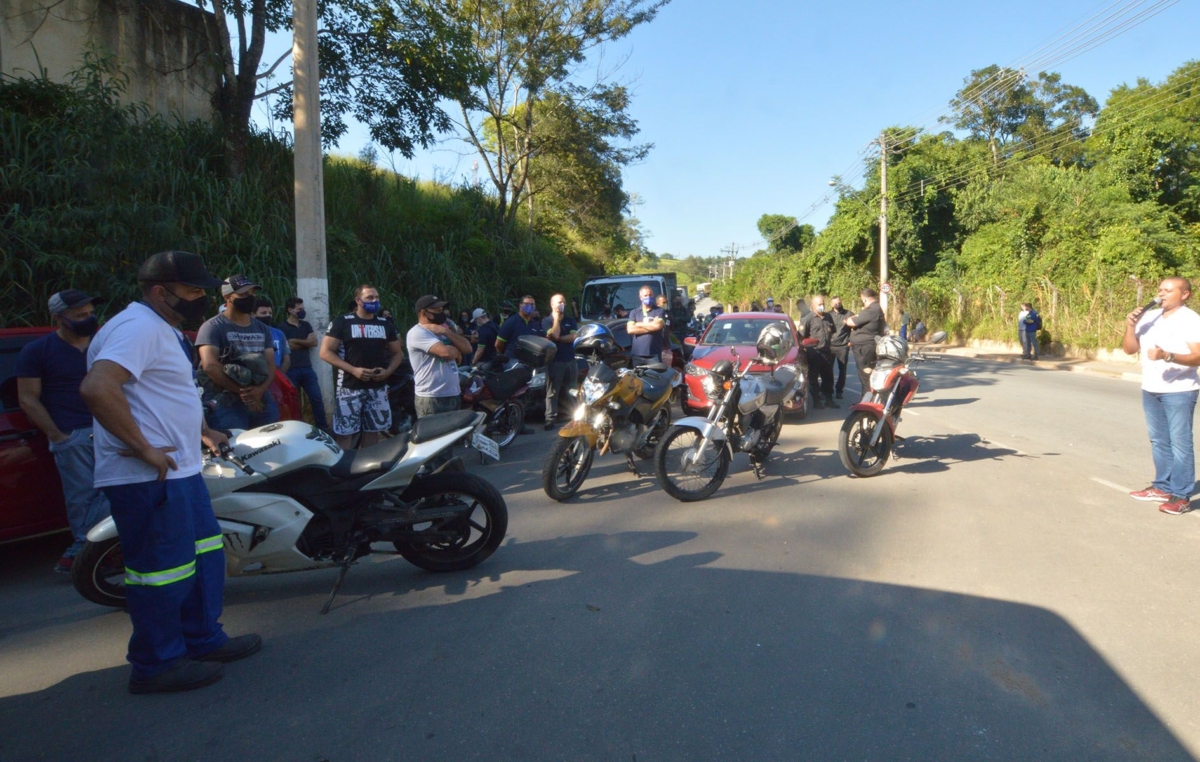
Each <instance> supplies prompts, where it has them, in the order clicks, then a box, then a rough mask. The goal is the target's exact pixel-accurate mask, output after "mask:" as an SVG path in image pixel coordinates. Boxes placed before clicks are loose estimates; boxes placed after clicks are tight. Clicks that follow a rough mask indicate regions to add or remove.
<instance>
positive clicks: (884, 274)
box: [879, 132, 888, 317]
mask: <svg viewBox="0 0 1200 762" xmlns="http://www.w3.org/2000/svg"><path fill="white" fill-rule="evenodd" d="M887 152H888V148H887V133H886V132H881V133H879V308H880V309H881V310H883V314H884V316H885V317H886V315H887V311H888V294H887V291H885V290H884V286H885V285H886V284H887V282H888V233H887Z"/></svg>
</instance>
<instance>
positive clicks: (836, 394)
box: [833, 392, 842, 400]
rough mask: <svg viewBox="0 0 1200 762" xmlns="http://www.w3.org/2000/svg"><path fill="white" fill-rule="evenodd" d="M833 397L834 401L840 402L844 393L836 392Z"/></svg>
mask: <svg viewBox="0 0 1200 762" xmlns="http://www.w3.org/2000/svg"><path fill="white" fill-rule="evenodd" d="M833 397H834V399H839V400H840V399H841V398H842V393H841V392H834V393H833Z"/></svg>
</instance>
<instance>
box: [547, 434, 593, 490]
mask: <svg viewBox="0 0 1200 762" xmlns="http://www.w3.org/2000/svg"><path fill="white" fill-rule="evenodd" d="M595 457H596V448H595V447H592V446H591V445H589V444H588V441H587V437H569V438H568V437H559V438H558V441H557V442H555V443H554V446H553V447H551V448H550V455H549V456H548V457H547V458H546V465H545V466H543V467H542V489H544V490H545V491H546V494H547V495H549V496H550V497H551V498H553V499H554V500H557V501H558V502H560V503H561V502H562V501H564V500H567V499H569V498H570V497H571V496H572V495H574V494H575V493H576V492H578V491H579V488H580V487H582V486H583V482H584V480H585V479H587V475H588V473H589V472H590V471H591V470H592V460H593V459H594V458H595Z"/></svg>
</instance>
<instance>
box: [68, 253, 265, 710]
mask: <svg viewBox="0 0 1200 762" xmlns="http://www.w3.org/2000/svg"><path fill="white" fill-rule="evenodd" d="M138 281H139V282H140V285H141V290H142V301H140V302H134V303H133V304H130V305H129V306H128V307H126V308H125V309H124V310H123V311H122V312H121V313H120V314H118V315H117V316H116V317H114V318H113V319H112V320H110V321H108V323H106V324H105V325H104V327H103V328H101V329H100V332H99V333H98V334H96V337H95V338H94V339H93V340H92V343H91V346H90V347H89V348H88V374H87V376H86V377H84V379H83V383H82V385H81V386H80V390H79V391H80V394H81V395H83V399H84V401H85V402H86V403H87V405H88V408H89V409H90V410H91V411H92V415H93V416H94V417H95V422H96V425H95V427H94V442H95V454H96V488H97V489H100V490H101V491H102V492H104V495H105V497H107V498H108V501H109V503H110V504H111V507H112V517H113V520H114V521H115V522H116V525H117V531H118V533H119V535H120V537H121V554H122V555H123V556H124V562H125V599H126V603H127V605H128V608H129V618H130V620H132V622H133V637H131V638H130V640H129V654H128V659H129V662H130V663H131V664H132V665H133V673H132V675H131V677H130V679H129V690H130V692H132V693H159V692H167V691H186V690H192V689H193V688H201V687H203V686H205V685H210V684H212V683H215V682H216V681H217V680H220V679H221V675H222V668H221V662H229V661H235V660H237V659H241V658H244V657H246V656H249V655H250V654H252V653H254V652H256V651H257V650H258V649H259V648H260V647H261V646H262V639H261V638H259V636H258V635H254V634H250V635H243V636H241V637H239V638H230V637H229V636H228V635H226V634H225V632H224V631H223V630H222V628H221V623H220V622H219V621H218V620H219V619H220V616H221V598H222V594H223V592H224V588H225V553H224V550H223V543H222V539H221V528H220V525H219V524H217V519H216V516H215V515H213V509H212V503H211V502H210V501H209V497H208V488H207V487H205V485H204V478H203V477H202V476H201V475H200V466H201V457H200V444H201V441H203V443H204V444H205V445H207V446H208V447H210V448H212V449H216V448H217V447H219V446H220V445H221V444H223V443H225V442H226V441H227V440H226V438H225V436H224V435H223V434H221V433H220V432H216V431H211V430H209V429H208V427H207V426H206V425H205V423H204V409H203V407H202V406H201V404H200V392H199V388H198V387H197V386H196V384H195V381H194V380H193V377H192V367H193V358H194V353H193V348H192V345H191V343H190V342H189V341H188V340H187V338H186V337H185V336H184V335H183V334H182V333H181V332H180V330H179V326H180V325H181V324H182V323H183V322H184V321H187V320H199V319H201V318H203V317H204V314H205V313H206V312H207V311H208V295H207V294H205V289H210V288H215V287H216V286H218V285H220V281H219V280H218V279H216V278H214V277H212V276H211V275H210V274H209V272H208V269H207V268H206V267H205V265H204V261H203V260H202V259H201V258H200V257H199V256H197V255H196V254H191V253H189V252H186V251H164V252H160V253H158V254H155V255H154V256H152V257H150V258H149V259H147V260H146V261H145V262H144V263H143V264H142V266H141V267H140V268H139V269H138Z"/></svg>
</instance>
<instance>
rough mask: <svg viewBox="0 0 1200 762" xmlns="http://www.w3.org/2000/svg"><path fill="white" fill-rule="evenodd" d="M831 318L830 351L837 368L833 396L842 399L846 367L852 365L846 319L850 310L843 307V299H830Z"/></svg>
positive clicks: (848, 327) (836, 297)
mask: <svg viewBox="0 0 1200 762" xmlns="http://www.w3.org/2000/svg"><path fill="white" fill-rule="evenodd" d="M829 301H830V308H829V317H830V318H831V319H832V320H833V329H834V330H833V338H832V339H831V340H830V342H829V345H830V346H829V351H830V353H831V354H832V355H833V361H834V364H835V366H836V371H835V373H834V379H833V396H834V397H835V398H837V399H839V400H840V399H841V398H842V390H843V389H845V388H846V366H847V365H848V364H849V363H850V326H848V325H846V318H847V317H848V316H849V315H850V310H848V309H846V308H845V307H843V306H842V297H840V296H835V297H832V298H830V300H829Z"/></svg>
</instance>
